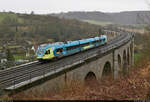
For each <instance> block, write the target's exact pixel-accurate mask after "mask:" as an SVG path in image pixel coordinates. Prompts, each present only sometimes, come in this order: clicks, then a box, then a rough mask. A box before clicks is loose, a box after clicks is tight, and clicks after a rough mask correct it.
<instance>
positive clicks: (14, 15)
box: [0, 12, 23, 23]
mask: <svg viewBox="0 0 150 102" xmlns="http://www.w3.org/2000/svg"><path fill="white" fill-rule="evenodd" d="M6 17H9V18H12V19H17V20H18V22H19V23H23V19H21V18H19V17H18V16H17V14H13V13H2V12H0V23H1V22H2V21H3V20H4V19H5V18H6Z"/></svg>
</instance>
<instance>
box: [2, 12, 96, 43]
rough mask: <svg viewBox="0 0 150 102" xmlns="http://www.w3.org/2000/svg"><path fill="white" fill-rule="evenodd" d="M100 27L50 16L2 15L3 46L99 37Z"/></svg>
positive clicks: (10, 13)
mask: <svg viewBox="0 0 150 102" xmlns="http://www.w3.org/2000/svg"><path fill="white" fill-rule="evenodd" d="M98 29H99V26H96V25H91V24H88V23H85V22H80V21H78V20H68V19H64V18H62V19H59V18H57V17H52V16H50V15H35V14H34V13H31V14H15V13H13V12H9V13H4V12H3V13H0V37H1V41H0V42H1V45H2V44H4V43H6V42H9V41H14V42H16V43H24V42H26V41H30V42H32V43H45V42H57V41H68V40H77V39H82V38H87V37H93V36H98Z"/></svg>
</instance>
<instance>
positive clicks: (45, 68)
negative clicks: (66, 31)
mask: <svg viewBox="0 0 150 102" xmlns="http://www.w3.org/2000/svg"><path fill="white" fill-rule="evenodd" d="M120 33H122V34H121V35H120V36H118V37H116V38H115V39H114V40H112V41H110V42H109V43H108V44H107V45H105V46H101V47H97V48H93V49H89V50H87V51H83V52H80V53H77V54H74V55H71V56H68V57H64V58H62V59H59V60H57V61H52V62H49V63H44V64H42V63H39V62H38V61H35V62H34V63H31V64H26V65H22V66H18V67H14V68H11V69H8V70H4V71H0V89H5V88H7V87H10V86H12V85H15V84H19V83H21V82H23V81H26V80H29V79H32V78H35V77H38V76H41V75H45V74H47V73H49V72H51V71H54V70H58V69H59V68H61V67H64V66H66V65H70V64H73V63H75V62H77V61H80V60H84V59H86V58H88V57H90V56H92V55H94V54H98V53H101V54H103V53H106V52H107V51H110V50H112V49H114V48H116V47H119V46H121V45H122V44H124V43H125V42H127V41H128V40H130V38H131V37H132V34H126V33H125V32H120Z"/></svg>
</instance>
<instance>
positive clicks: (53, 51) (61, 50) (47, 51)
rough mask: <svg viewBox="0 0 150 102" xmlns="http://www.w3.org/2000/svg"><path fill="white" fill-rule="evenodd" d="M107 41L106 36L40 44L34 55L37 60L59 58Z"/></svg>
mask: <svg viewBox="0 0 150 102" xmlns="http://www.w3.org/2000/svg"><path fill="white" fill-rule="evenodd" d="M106 43H107V36H106V35H102V36H100V37H95V38H89V39H82V40H77V41H68V42H67V43H63V42H57V43H54V44H44V45H40V46H39V47H38V49H37V51H36V56H37V59H38V60H39V61H45V60H50V59H53V58H59V57H63V56H67V55H71V54H73V53H77V52H80V51H83V50H86V49H90V48H93V47H97V46H100V45H104V44H106Z"/></svg>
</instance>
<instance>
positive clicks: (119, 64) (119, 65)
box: [118, 54, 122, 72]
mask: <svg viewBox="0 0 150 102" xmlns="http://www.w3.org/2000/svg"><path fill="white" fill-rule="evenodd" d="M118 67H119V72H122V60H121V56H120V54H118Z"/></svg>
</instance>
